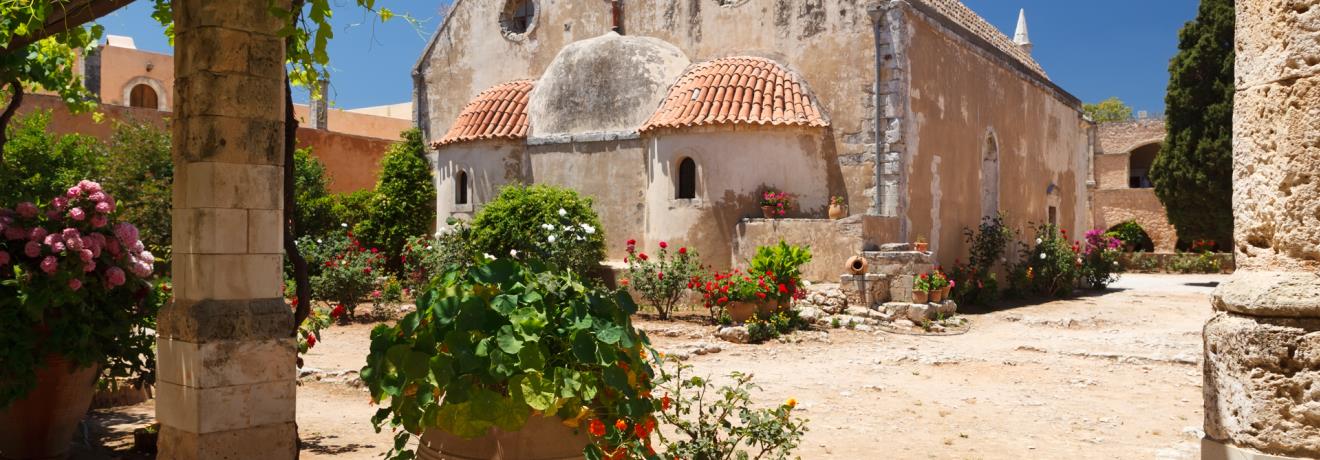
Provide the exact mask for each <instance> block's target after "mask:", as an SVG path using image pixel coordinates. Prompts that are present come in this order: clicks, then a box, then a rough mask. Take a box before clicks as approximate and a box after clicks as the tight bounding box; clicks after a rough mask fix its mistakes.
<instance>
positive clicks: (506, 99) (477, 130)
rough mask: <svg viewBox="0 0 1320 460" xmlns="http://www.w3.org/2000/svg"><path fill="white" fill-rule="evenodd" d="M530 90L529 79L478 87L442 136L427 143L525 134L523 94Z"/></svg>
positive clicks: (525, 107) (510, 137)
mask: <svg viewBox="0 0 1320 460" xmlns="http://www.w3.org/2000/svg"><path fill="white" fill-rule="evenodd" d="M531 92H532V80H515V81H511V82H507V83H500V84H498V85H495V86H492V87H490V88H488V89H486V90H485V91H482V92H481V93H480V94H477V97H475V98H473V99H472V101H471V102H468V104H467V106H465V107H463V111H462V112H460V113H459V114H458V119H456V120H454V125H453V126H451V127H450V128H449V132H448V133H446V134H445V137H443V138H441V139H440V140H439V141H436V142H435V143H434V144H432V145H431V146H432V147H437V148H438V147H440V146H442V145H449V144H453V143H457V142H467V141H474V140H480V139H496V138H501V139H522V138H525V137H527V97H528V95H529V94H530V93H531Z"/></svg>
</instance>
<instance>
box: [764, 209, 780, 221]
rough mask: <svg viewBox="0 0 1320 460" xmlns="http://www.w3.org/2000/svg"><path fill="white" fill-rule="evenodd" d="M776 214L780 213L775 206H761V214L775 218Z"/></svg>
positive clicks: (768, 217)
mask: <svg viewBox="0 0 1320 460" xmlns="http://www.w3.org/2000/svg"><path fill="white" fill-rule="evenodd" d="M775 214H778V213H776V212H775V207H774V206H761V215H763V216H765V218H766V219H774V218H775Z"/></svg>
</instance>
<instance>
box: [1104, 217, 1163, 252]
mask: <svg viewBox="0 0 1320 460" xmlns="http://www.w3.org/2000/svg"><path fill="white" fill-rule="evenodd" d="M1108 235H1109V236H1112V237H1114V238H1118V240H1119V241H1122V242H1123V248H1124V249H1126V250H1128V251H1152V250H1154V249H1155V243H1154V242H1152V241H1151V240H1150V235H1148V234H1146V229H1144V228H1141V224H1138V223H1137V221H1134V220H1129V221H1124V222H1122V223H1120V224H1118V225H1115V226H1113V227H1110V229H1109V232H1108Z"/></svg>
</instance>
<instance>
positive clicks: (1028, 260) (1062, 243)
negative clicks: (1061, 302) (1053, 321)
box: [1022, 224, 1082, 297]
mask: <svg viewBox="0 0 1320 460" xmlns="http://www.w3.org/2000/svg"><path fill="white" fill-rule="evenodd" d="M1026 248H1027V249H1025V250H1024V251H1023V252H1022V257H1023V261H1024V262H1023V263H1024V264H1025V267H1026V272H1025V274H1024V275H1025V278H1026V280H1027V282H1028V283H1029V285H1030V289H1031V290H1032V291H1034V292H1035V293H1037V294H1042V295H1048V296H1054V297H1068V296H1070V295H1072V291H1073V288H1074V287H1075V286H1076V285H1077V280H1078V277H1079V276H1080V275H1081V265H1082V260H1081V257H1080V256H1079V255H1078V252H1079V251H1080V248H1079V247H1078V245H1077V244H1075V243H1069V242H1068V238H1067V233H1064V231H1062V230H1059V229H1058V228H1056V227H1055V226H1053V225H1048V224H1045V225H1041V226H1038V227H1036V246H1034V247H1026Z"/></svg>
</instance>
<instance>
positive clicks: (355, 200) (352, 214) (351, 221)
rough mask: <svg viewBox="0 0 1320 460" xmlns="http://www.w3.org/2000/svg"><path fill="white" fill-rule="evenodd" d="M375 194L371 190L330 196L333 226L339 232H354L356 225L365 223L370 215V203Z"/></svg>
mask: <svg viewBox="0 0 1320 460" xmlns="http://www.w3.org/2000/svg"><path fill="white" fill-rule="evenodd" d="M375 197H376V192H374V191H371V190H355V191H352V192H348V193H336V194H334V195H331V196H330V215H331V216H333V221H332V222H334V225H332V227H339V228H340V230H341V231H342V230H344V229H347V230H353V231H356V229H357V226H358V224H360V223H362V222H366V220H367V216H368V215H369V214H370V212H371V211H370V209H371V202H372V201H373V200H374V199H375Z"/></svg>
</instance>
